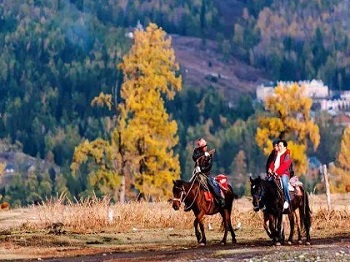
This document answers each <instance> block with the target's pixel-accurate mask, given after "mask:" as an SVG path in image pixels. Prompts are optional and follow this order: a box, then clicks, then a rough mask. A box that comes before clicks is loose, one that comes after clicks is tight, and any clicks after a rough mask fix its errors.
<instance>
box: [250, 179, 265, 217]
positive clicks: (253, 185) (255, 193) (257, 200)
mask: <svg viewBox="0 0 350 262" xmlns="http://www.w3.org/2000/svg"><path fill="white" fill-rule="evenodd" d="M249 179H250V192H251V194H252V197H253V200H252V202H253V209H254V211H255V212H257V211H259V209H261V208H262V207H263V203H262V199H263V197H264V194H265V188H264V184H263V180H262V179H261V178H260V177H258V178H255V179H252V178H251V177H250V178H249Z"/></svg>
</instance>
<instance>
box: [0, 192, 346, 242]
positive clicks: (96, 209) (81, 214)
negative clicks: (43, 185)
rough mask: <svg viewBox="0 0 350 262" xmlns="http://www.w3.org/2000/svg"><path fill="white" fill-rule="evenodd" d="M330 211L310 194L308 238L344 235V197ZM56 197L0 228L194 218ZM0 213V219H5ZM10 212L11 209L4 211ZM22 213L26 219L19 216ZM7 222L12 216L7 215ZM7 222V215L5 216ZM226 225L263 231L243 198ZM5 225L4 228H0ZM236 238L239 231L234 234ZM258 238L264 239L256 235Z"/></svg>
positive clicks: (162, 209)
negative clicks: (69, 200)
mask: <svg viewBox="0 0 350 262" xmlns="http://www.w3.org/2000/svg"><path fill="white" fill-rule="evenodd" d="M331 199H332V207H331V209H330V210H328V208H327V201H326V197H325V196H323V195H321V196H318V195H311V196H310V206H311V209H312V211H313V214H312V230H313V234H315V233H316V234H317V235H319V236H322V235H323V234H328V235H329V233H331V234H337V233H340V232H349V231H350V194H343V195H332V198H331ZM65 202H66V201H65V200H64V199H63V198H61V199H58V200H55V201H49V202H46V203H44V204H43V205H42V206H33V207H30V208H26V209H22V210H21V212H20V214H19V216H20V217H25V220H24V221H23V219H22V220H19V219H18V220H17V223H15V222H13V223H2V225H1V226H0V229H2V230H5V229H6V230H21V229H25V230H26V231H38V230H39V231H40V230H45V229H51V230H52V226H53V225H54V227H56V226H57V225H60V226H57V227H58V228H59V232H58V233H60V232H61V230H64V231H67V232H71V233H77V234H88V233H101V232H118V233H126V232H133V231H134V232H135V231H137V230H149V229H175V230H176V229H180V230H184V229H192V228H193V220H194V216H193V213H192V212H184V211H183V210H180V211H174V210H173V209H172V207H171V204H170V203H168V202H153V203H149V202H129V203H125V204H120V203H117V204H111V203H110V200H109V199H108V198H105V199H102V200H101V199H97V198H92V199H87V200H82V201H79V202H78V203H71V202H70V203H65ZM6 212H8V211H5V212H1V213H0V219H1V220H6V215H5V213H6ZM10 212H11V211H10ZM25 214H26V215H25ZM12 216H13V218H14V217H15V215H14V214H13V215H12ZM7 219H11V217H9V218H7ZM205 222H206V223H210V224H211V225H213V226H214V227H216V228H217V229H219V227H220V225H221V217H220V215H218V214H217V215H214V216H206V217H205ZM232 223H233V225H237V224H238V223H241V224H242V229H243V230H245V233H247V234H249V233H250V232H252V233H253V232H254V231H255V232H256V231H257V230H258V231H259V232H260V233H263V230H262V214H261V212H258V213H255V212H253V211H252V205H251V203H250V201H249V200H248V199H246V198H242V199H239V200H237V201H235V203H234V208H233V211H232ZM5 225H7V227H6V228H4V226H5ZM238 234H239V233H238ZM262 236H264V235H262Z"/></svg>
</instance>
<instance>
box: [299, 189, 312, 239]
mask: <svg viewBox="0 0 350 262" xmlns="http://www.w3.org/2000/svg"><path fill="white" fill-rule="evenodd" d="M303 195H304V201H303V205H302V206H301V207H300V209H301V210H300V211H301V212H300V223H301V226H302V228H303V229H304V230H305V232H306V234H307V236H308V237H309V234H310V229H311V209H310V203H309V195H308V193H307V192H306V191H305V190H304V189H303Z"/></svg>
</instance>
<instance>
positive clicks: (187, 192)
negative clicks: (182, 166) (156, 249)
mask: <svg viewBox="0 0 350 262" xmlns="http://www.w3.org/2000/svg"><path fill="white" fill-rule="evenodd" d="M203 176H204V175H203V174H200V173H199V174H196V175H195V176H194V177H193V178H192V179H191V182H185V181H183V180H176V181H173V183H174V186H173V199H172V201H173V208H174V209H175V210H178V209H179V208H180V206H181V203H185V211H190V210H192V211H193V213H194V215H195V217H196V219H195V220H194V223H193V225H194V230H195V234H196V237H197V241H198V243H199V244H200V245H206V243H207V239H206V237H205V232H204V225H203V217H204V215H214V214H216V213H218V212H219V213H220V215H221V217H222V219H223V224H224V228H225V233H224V237H223V239H222V240H221V242H220V243H221V244H223V245H225V244H226V239H227V233H228V231H230V232H231V237H232V243H236V236H235V232H234V230H233V227H232V224H231V211H232V204H233V200H234V198H237V195H236V194H235V193H234V192H233V190H232V187H231V186H229V189H228V190H227V191H224V195H225V206H224V207H220V206H219V205H218V204H217V203H216V201H211V202H208V201H207V200H206V196H205V194H206V193H208V191H207V190H206V189H205V188H207V185H206V182H203V179H202V178H203ZM204 179H206V178H204ZM198 225H199V228H200V231H199V229H198Z"/></svg>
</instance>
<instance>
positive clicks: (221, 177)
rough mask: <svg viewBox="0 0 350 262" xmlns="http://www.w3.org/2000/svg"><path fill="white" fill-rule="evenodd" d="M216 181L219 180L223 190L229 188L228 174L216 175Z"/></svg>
mask: <svg viewBox="0 0 350 262" xmlns="http://www.w3.org/2000/svg"><path fill="white" fill-rule="evenodd" d="M215 181H216V182H218V184H219V186H220V188H221V189H222V190H225V191H227V190H228V189H229V188H228V183H227V176H225V175H223V174H220V175H217V176H216V177H215Z"/></svg>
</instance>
